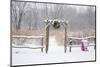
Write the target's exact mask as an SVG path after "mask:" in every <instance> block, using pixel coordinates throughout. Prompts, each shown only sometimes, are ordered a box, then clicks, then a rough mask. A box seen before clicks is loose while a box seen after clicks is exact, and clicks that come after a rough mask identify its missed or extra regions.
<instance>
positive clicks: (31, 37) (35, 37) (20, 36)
mask: <svg viewBox="0 0 100 67" xmlns="http://www.w3.org/2000/svg"><path fill="white" fill-rule="evenodd" d="M12 38H18V39H19V38H24V39H27V38H28V39H41V47H28V46H12V47H13V48H29V49H41V52H43V48H44V47H43V39H44V36H23V35H19V36H18V35H13V36H12Z"/></svg>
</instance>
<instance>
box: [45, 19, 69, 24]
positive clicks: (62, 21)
mask: <svg viewBox="0 0 100 67" xmlns="http://www.w3.org/2000/svg"><path fill="white" fill-rule="evenodd" d="M44 21H45V22H47V21H49V22H55V21H58V22H60V23H68V21H66V20H59V19H53V20H51V19H50V20H49V19H47V20H44Z"/></svg>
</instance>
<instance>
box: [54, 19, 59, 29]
mask: <svg viewBox="0 0 100 67" xmlns="http://www.w3.org/2000/svg"><path fill="white" fill-rule="evenodd" d="M53 27H54V28H55V29H58V28H60V23H59V22H58V21H54V23H53Z"/></svg>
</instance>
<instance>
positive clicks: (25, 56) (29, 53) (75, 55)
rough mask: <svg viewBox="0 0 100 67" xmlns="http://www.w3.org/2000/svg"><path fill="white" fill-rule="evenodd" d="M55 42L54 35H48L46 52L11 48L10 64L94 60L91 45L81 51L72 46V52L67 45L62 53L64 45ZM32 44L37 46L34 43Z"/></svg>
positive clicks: (93, 51)
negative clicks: (47, 49)
mask: <svg viewBox="0 0 100 67" xmlns="http://www.w3.org/2000/svg"><path fill="white" fill-rule="evenodd" d="M57 43H58V42H56V40H55V37H50V41H49V51H48V53H47V54H46V53H45V51H44V52H41V49H27V48H12V65H27V64H45V63H59V62H74V61H90V60H95V50H94V47H93V46H91V47H88V51H81V48H80V47H73V48H72V52H69V48H68V47H67V48H68V49H67V52H66V53H64V46H61V45H57ZM32 45H33V46H37V45H36V43H34V44H32ZM33 46H31V47H33ZM38 46H39V45H38Z"/></svg>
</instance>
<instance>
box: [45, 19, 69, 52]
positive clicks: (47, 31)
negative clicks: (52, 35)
mask: <svg viewBox="0 0 100 67" xmlns="http://www.w3.org/2000/svg"><path fill="white" fill-rule="evenodd" d="M45 22H46V26H45V31H46V35H45V51H46V53H47V52H48V48H49V27H50V25H53V24H54V23H55V22H58V23H60V25H63V26H64V28H65V34H64V35H65V40H64V52H65V53H66V49H67V43H68V37H67V24H68V21H63V20H57V19H55V20H45Z"/></svg>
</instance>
